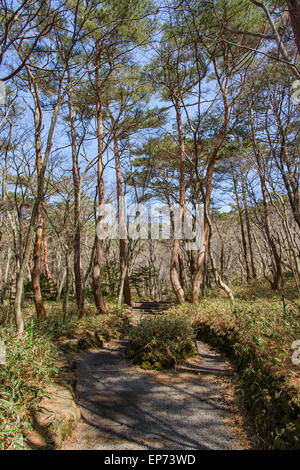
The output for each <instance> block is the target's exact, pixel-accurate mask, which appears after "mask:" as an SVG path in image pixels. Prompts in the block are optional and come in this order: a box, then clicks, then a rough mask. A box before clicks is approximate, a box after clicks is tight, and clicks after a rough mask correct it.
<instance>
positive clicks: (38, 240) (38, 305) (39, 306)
mask: <svg viewBox="0 0 300 470" xmlns="http://www.w3.org/2000/svg"><path fill="white" fill-rule="evenodd" d="M42 234H43V203H42V202H41V201H40V202H39V203H38V209H37V227H36V236H35V244H34V249H33V267H32V271H31V279H32V290H33V300H34V304H35V309H36V314H37V318H38V319H40V318H43V317H45V316H46V310H45V307H44V303H43V298H42V293H41V286H40V273H41V247H42V240H43V238H42V236H43V235H42Z"/></svg>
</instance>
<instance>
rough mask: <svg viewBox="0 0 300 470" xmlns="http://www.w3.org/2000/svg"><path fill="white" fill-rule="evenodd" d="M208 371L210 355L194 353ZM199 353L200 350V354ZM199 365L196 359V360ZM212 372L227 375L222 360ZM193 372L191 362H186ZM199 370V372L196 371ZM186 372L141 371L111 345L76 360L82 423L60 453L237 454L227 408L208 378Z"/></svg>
mask: <svg viewBox="0 0 300 470" xmlns="http://www.w3.org/2000/svg"><path fill="white" fill-rule="evenodd" d="M201 348H202V353H203V356H204V362H203V364H204V365H205V364H207V360H209V362H208V366H209V368H210V369H211V368H212V362H213V361H212V359H213V352H212V350H211V348H209V350H207V349H205V348H206V347H205V345H203V343H201V344H200V349H201ZM203 348H204V349H203ZM200 362H201V357H200ZM217 364H218V368H221V369H222V368H224V369H227V370H228V365H227V363H226V360H225V358H222V357H221V358H220V355H218V357H217ZM191 367H192V368H193V369H195V368H197V364H196V365H195V361H194V362H193V361H192V363H191ZM202 369H203V368H202ZM209 372H211V371H209V370H208V372H207V373H205V371H204V372H203V370H201V373H200V372H199V373H195V372H190V370H189V369H185V368H184V367H183V368H182V369H180V368H179V369H178V370H175V371H168V372H163V373H162V372H160V373H158V372H152V371H150V372H149V371H143V370H141V369H139V368H137V367H134V366H133V365H131V364H130V363H129V362H128V361H126V360H125V358H124V343H122V342H118V341H114V342H112V343H110V344H109V345H107V346H106V347H105V348H103V349H100V350H89V351H86V352H84V353H82V354H80V355H79V356H78V358H77V376H78V383H77V401H78V403H79V405H80V407H81V413H82V418H83V419H82V421H81V423H80V424H79V425H78V427H77V430H76V431H75V433H74V434H73V436H72V437H71V438H69V439H68V440H67V441H66V442H65V444H64V447H63V448H64V449H74V450H76V449H78V450H79V449H95V450H139V449H170V450H171V449H178V450H185V449H186V450H192V449H243V448H245V447H243V444H240V443H239V442H240V441H239V440H238V438H237V437H236V435H234V434H233V432H232V431H231V428H230V427H229V426H228V417H230V415H232V413H233V412H232V409H231V407H230V406H228V404H226V401H225V400H224V399H223V397H222V390H221V388H220V384H219V383H218V380H217V379H216V375H214V374H213V373H209Z"/></svg>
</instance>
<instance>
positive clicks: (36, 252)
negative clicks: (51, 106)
mask: <svg viewBox="0 0 300 470" xmlns="http://www.w3.org/2000/svg"><path fill="white" fill-rule="evenodd" d="M29 77H30V75H29ZM30 79H31V86H32V94H33V98H34V102H35V110H34V125H35V153H36V169H37V187H38V189H37V196H36V197H37V224H36V234H35V243H34V248H33V267H32V270H31V279H32V290H33V300H34V305H35V309H36V314H37V318H38V319H40V318H43V317H45V316H46V310H45V307H44V303H43V298H42V293H41V286H40V274H41V247H42V240H43V238H42V237H43V224H44V218H43V201H44V172H43V171H42V148H41V126H42V120H43V113H42V107H41V104H40V99H39V94H38V90H37V87H36V85H35V83H34V82H33V79H32V78H30Z"/></svg>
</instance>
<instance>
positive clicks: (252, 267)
mask: <svg viewBox="0 0 300 470" xmlns="http://www.w3.org/2000/svg"><path fill="white" fill-rule="evenodd" d="M241 186H242V196H243V206H244V213H245V219H246V227H247V236H248V245H249V252H250V261H251V269H252V277H253V278H254V279H255V278H256V277H257V274H256V268H255V261H254V254H253V247H252V240H251V227H250V219H249V212H248V204H247V198H246V189H245V178H244V175H243V171H241Z"/></svg>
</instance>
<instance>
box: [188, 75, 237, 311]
mask: <svg viewBox="0 0 300 470" xmlns="http://www.w3.org/2000/svg"><path fill="white" fill-rule="evenodd" d="M215 70H216V66H215ZM217 77H218V76H217ZM218 82H219V86H220V89H221V92H222V97H223V103H224V120H223V125H222V127H221V129H220V132H219V134H218V135H217V137H216V143H215V146H214V148H213V151H212V153H211V156H210V158H209V161H208V165H207V170H206V175H205V182H206V191H205V196H204V228H203V239H202V244H201V247H200V249H199V253H198V260H197V270H196V274H195V278H194V283H193V289H192V296H191V302H192V303H197V302H198V298H199V293H200V289H201V284H202V283H203V276H204V269H205V254H206V250H207V243H208V235H209V221H208V216H209V208H210V199H211V192H212V181H213V174H214V168H215V162H216V158H217V155H218V152H219V149H220V147H221V145H222V143H223V140H224V138H225V136H226V132H227V127H228V123H229V118H230V105H229V102H228V98H227V95H228V86H229V78H228V77H226V81H225V85H224V87H223V86H222V85H221V82H220V79H219V77H218Z"/></svg>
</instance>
